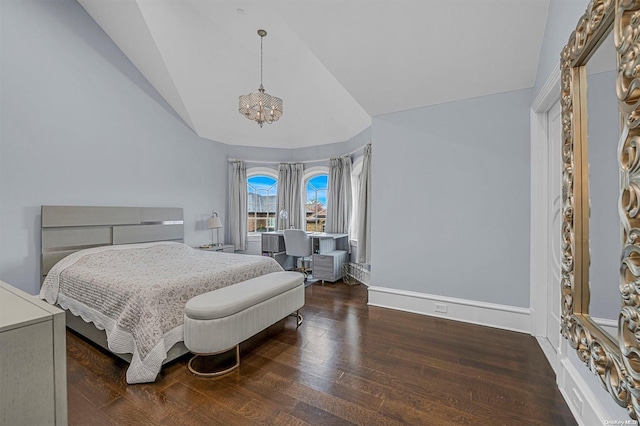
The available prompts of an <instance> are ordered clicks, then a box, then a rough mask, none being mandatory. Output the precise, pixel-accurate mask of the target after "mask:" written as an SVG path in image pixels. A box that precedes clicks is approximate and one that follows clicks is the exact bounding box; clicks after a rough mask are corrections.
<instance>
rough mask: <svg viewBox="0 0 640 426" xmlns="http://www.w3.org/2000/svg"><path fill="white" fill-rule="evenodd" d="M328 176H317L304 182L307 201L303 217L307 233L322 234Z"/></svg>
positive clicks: (325, 211) (325, 213)
mask: <svg viewBox="0 0 640 426" xmlns="http://www.w3.org/2000/svg"><path fill="white" fill-rule="evenodd" d="M328 183H329V175H328V174H326V173H322V174H317V175H315V176H313V177H311V178H309V179H307V181H306V185H305V188H306V190H307V200H306V206H305V216H306V221H307V227H306V229H307V231H309V232H324V224H325V221H326V220H327V189H328V187H329V185H328Z"/></svg>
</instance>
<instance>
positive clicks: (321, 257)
mask: <svg viewBox="0 0 640 426" xmlns="http://www.w3.org/2000/svg"><path fill="white" fill-rule="evenodd" d="M309 236H310V237H311V251H312V254H313V262H314V265H315V264H317V265H318V266H320V268H314V270H313V276H314V278H317V279H320V280H323V281H324V280H327V281H337V280H339V279H340V278H341V277H342V264H343V263H345V262H347V261H348V253H349V234H328V233H326V232H315V233H309ZM262 254H263V255H265V256H271V257H273V258H274V259H276V260H277V261H278V263H280V265H282V267H283V268H285V269H288V267H289V266H290V265H289V256H287V254H286V246H285V244H284V232H283V231H275V232H263V233H262Z"/></svg>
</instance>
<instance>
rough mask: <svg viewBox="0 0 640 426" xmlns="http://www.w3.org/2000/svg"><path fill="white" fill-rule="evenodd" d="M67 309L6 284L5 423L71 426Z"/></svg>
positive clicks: (2, 328)
mask: <svg viewBox="0 0 640 426" xmlns="http://www.w3.org/2000/svg"><path fill="white" fill-rule="evenodd" d="M66 354H67V349H66V337H65V317H64V311H62V310H61V309H58V308H56V307H54V306H51V305H49V304H48V303H46V302H44V301H42V300H39V299H37V298H36V297H34V296H31V295H30V294H27V293H25V292H23V291H21V290H18V289H17V288H15V287H12V286H10V285H8V284H6V283H4V282H2V281H0V395H1V397H0V425H2V426H4V425H12V426H13V425H16V426H17V425H66V424H67V359H66Z"/></svg>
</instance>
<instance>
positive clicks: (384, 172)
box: [371, 89, 532, 307]
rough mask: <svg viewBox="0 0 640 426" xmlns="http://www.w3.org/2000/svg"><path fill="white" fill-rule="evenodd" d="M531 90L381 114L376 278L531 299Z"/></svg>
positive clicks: (477, 296) (376, 146) (376, 154)
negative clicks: (529, 112) (529, 113)
mask: <svg viewBox="0 0 640 426" xmlns="http://www.w3.org/2000/svg"><path fill="white" fill-rule="evenodd" d="M531 96H532V89H526V90H519V91H514V92H507V93H502V94H497V95H492V96H483V97H478V98H473V99H467V100H463V101H458V102H451V103H446V104H442V105H436V106H431V107H425V108H418V109H413V110H409V111H404V112H399V113H395V114H388V115H383V116H378V117H375V118H374V121H373V125H372V140H373V149H372V181H373V185H372V188H373V195H372V200H373V201H372V202H373V207H372V211H373V213H372V236H371V240H372V261H371V263H372V280H373V284H374V285H376V286H382V287H389V288H394V289H401V290H411V291H416V292H420V293H428V294H435V295H440V296H450V297H457V298H462V299H470V300H478V301H484V302H492V303H500V304H505V305H511V306H520V307H528V306H529V161H530V160H529V157H530V156H529V115H528V111H529V106H530V105H531V101H532V99H531Z"/></svg>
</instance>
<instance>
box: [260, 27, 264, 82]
mask: <svg viewBox="0 0 640 426" xmlns="http://www.w3.org/2000/svg"><path fill="white" fill-rule="evenodd" d="M263 41H264V36H260V87H261V88H264V87H263V86H262V68H263V66H262V42H263Z"/></svg>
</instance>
